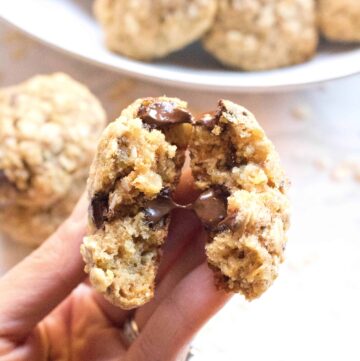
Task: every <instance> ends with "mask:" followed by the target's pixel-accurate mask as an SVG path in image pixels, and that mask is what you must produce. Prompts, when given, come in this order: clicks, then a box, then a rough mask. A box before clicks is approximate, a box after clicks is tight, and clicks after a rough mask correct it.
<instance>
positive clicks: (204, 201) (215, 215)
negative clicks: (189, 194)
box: [193, 188, 228, 228]
mask: <svg viewBox="0 0 360 361" xmlns="http://www.w3.org/2000/svg"><path fill="white" fill-rule="evenodd" d="M227 196H228V193H227V192H226V191H225V190H223V189H221V188H210V189H208V190H207V191H205V192H204V193H202V194H201V195H200V197H199V198H198V199H197V200H196V201H195V202H194V205H193V209H194V211H195V212H196V214H197V216H198V217H199V218H200V220H201V221H202V222H203V224H204V226H205V227H207V228H212V227H216V226H217V225H219V223H220V222H221V221H223V220H224V219H225V218H226V216H227Z"/></svg>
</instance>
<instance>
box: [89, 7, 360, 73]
mask: <svg viewBox="0 0 360 361" xmlns="http://www.w3.org/2000/svg"><path fill="white" fill-rule="evenodd" d="M94 11H95V15H96V17H97V19H98V20H99V22H100V23H101V25H102V27H103V29H104V31H105V40H106V45H107V46H108V48H109V49H110V50H112V51H115V52H118V53H120V54H122V55H125V56H127V57H129V58H133V59H138V60H152V59H157V58H161V57H164V56H166V55H168V54H170V53H172V52H174V51H176V50H179V49H182V48H184V47H185V46H187V45H189V44H190V43H192V42H194V41H196V40H199V39H202V43H203V46H204V48H205V49H206V50H207V51H208V52H209V53H211V54H212V55H213V56H214V57H215V58H216V59H217V60H218V61H220V62H221V63H222V64H223V65H225V66H228V67H231V68H238V69H243V70H248V71H252V70H266V69H273V68H280V67H284V66H289V65H294V64H299V63H303V62H305V61H307V60H309V59H310V58H312V57H313V56H314V55H315V54H316V51H317V47H318V43H319V36H320V35H323V36H324V37H325V38H326V39H328V40H330V41H336V42H359V41H360V1H358V0H163V1H151V0H138V1H134V0H96V1H95V5H94Z"/></svg>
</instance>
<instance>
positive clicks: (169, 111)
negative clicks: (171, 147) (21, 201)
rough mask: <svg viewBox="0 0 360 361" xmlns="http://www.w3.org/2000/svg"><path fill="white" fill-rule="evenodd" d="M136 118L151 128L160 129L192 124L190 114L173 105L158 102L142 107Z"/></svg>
mask: <svg viewBox="0 0 360 361" xmlns="http://www.w3.org/2000/svg"><path fill="white" fill-rule="evenodd" d="M138 117H139V118H140V119H141V120H142V121H143V122H144V123H146V124H148V125H149V126H150V127H151V128H161V127H165V126H169V125H174V124H181V123H192V116H191V114H190V113H189V112H188V111H187V110H185V109H181V108H179V107H178V106H177V105H176V104H175V103H172V102H166V101H159V102H154V103H150V104H149V105H144V104H143V105H142V106H141V107H140V109H139V112H138Z"/></svg>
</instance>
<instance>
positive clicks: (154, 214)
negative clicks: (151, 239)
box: [144, 188, 192, 224]
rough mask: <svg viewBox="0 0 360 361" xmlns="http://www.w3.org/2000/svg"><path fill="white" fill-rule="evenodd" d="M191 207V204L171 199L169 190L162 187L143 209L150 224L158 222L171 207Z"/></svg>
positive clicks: (167, 213)
mask: <svg viewBox="0 0 360 361" xmlns="http://www.w3.org/2000/svg"><path fill="white" fill-rule="evenodd" d="M178 208H181V209H191V208H192V205H191V204H190V205H180V204H178V203H176V202H175V201H174V200H173V199H172V195H171V190H170V189H169V188H164V189H163V190H162V191H161V192H160V193H159V196H158V197H157V198H155V199H153V200H151V201H149V202H148V203H147V204H146V206H145V209H144V213H145V217H146V220H147V221H148V222H149V223H150V224H155V223H158V222H160V221H161V220H162V219H164V218H165V217H166V216H168V215H169V214H170V212H171V211H172V210H173V209H178Z"/></svg>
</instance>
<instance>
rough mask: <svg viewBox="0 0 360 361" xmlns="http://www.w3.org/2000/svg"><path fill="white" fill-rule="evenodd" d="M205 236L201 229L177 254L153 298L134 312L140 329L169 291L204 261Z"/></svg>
mask: <svg viewBox="0 0 360 361" xmlns="http://www.w3.org/2000/svg"><path fill="white" fill-rule="evenodd" d="M206 238H207V235H206V234H205V232H204V231H203V232H202V233H201V234H200V235H199V236H198V237H196V238H194V239H193V240H192V241H191V242H190V244H189V245H188V247H187V248H186V249H185V250H184V252H183V253H182V254H181V255H180V256H179V258H178V260H177V262H176V263H175V264H174V265H173V266H172V268H171V269H170V270H169V272H168V273H167V274H166V275H165V276H164V277H163V279H162V281H161V283H160V284H159V286H158V288H157V290H156V294H155V298H154V299H153V300H152V301H151V302H149V303H148V304H146V305H145V306H144V307H142V308H140V309H139V310H138V311H137V312H136V314H135V321H136V323H137V324H138V326H139V328H140V329H141V330H142V329H143V328H144V326H145V324H146V322H147V321H148V320H149V319H150V317H151V315H152V314H153V313H154V312H155V310H156V309H157V307H158V306H159V305H160V304H161V302H162V301H163V300H164V299H165V298H166V297H167V296H168V295H169V294H170V293H171V291H172V290H173V289H174V288H175V287H176V285H177V284H178V283H179V282H180V281H181V280H182V279H183V278H184V277H185V276H186V275H187V274H189V273H190V272H191V271H192V270H193V269H195V268H196V267H197V266H199V265H200V264H201V263H203V262H204V261H205V252H204V248H205V241H206Z"/></svg>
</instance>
